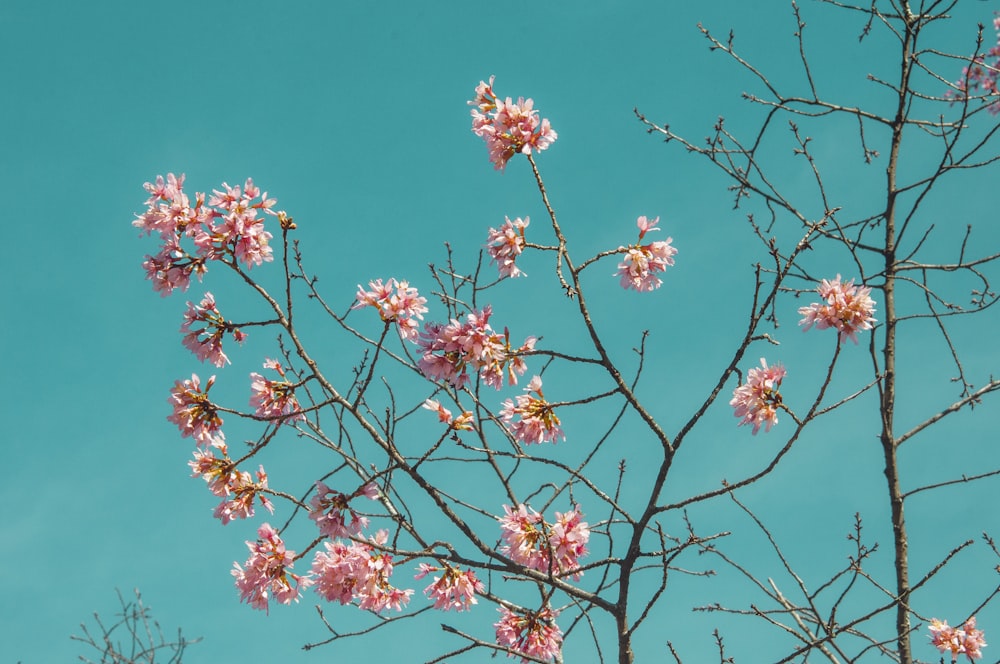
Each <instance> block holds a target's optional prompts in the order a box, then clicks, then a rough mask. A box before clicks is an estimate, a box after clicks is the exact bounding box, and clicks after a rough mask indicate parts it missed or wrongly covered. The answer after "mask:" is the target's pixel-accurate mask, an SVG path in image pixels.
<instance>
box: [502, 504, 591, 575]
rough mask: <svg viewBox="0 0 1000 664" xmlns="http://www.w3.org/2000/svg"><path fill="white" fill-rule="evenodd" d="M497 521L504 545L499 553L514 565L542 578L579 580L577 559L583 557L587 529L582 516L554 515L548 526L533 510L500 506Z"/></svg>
mask: <svg viewBox="0 0 1000 664" xmlns="http://www.w3.org/2000/svg"><path fill="white" fill-rule="evenodd" d="M503 509H504V512H505V516H503V517H500V518H499V519H498V520H499V521H500V530H501V537H502V538H503V541H504V542H505V544H504V546H503V547H501V549H500V552H501V553H503V554H504V555H505V556H507V557H508V558H510V559H511V560H513V561H514V562H516V563H519V564H521V565H524V566H525V567H530V568H531V569H536V570H538V571H540V572H545V573H546V574H552V575H554V576H561V575H566V574H572V575H573V578H574V579H575V580H579V578H580V577H581V576H583V572H581V571H580V558H582V557H583V556H585V555H587V542H588V540H589V539H590V527H589V525H588V524H587V523H586V522H585V521H582V520H581V519H582V517H583V514H582V513H580V512H579V511H577V510H575V509H573V510H570V511H568V512H564V513H559V512H556V522H555V523H554V524H548V523H546V522H545V520H544V519H543V518H542V515H541V514H539V513H538V512H536V511H535V510H530V511H529V509H528V507H527V506H525V505H524V504H520V505H518V506H517V508H516V509H513V508H511V507H510V506H508V505H504V506H503Z"/></svg>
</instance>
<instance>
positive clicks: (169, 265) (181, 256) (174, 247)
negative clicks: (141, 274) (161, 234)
mask: <svg viewBox="0 0 1000 664" xmlns="http://www.w3.org/2000/svg"><path fill="white" fill-rule="evenodd" d="M142 269H143V270H144V271H145V272H146V279H148V280H150V281H152V282H153V290H154V291H156V292H157V293H159V294H160V296H161V297H166V296H168V295H170V294H171V293H173V292H174V291H175V290H177V289H178V288H179V289H181V290H184V291H186V290H187V289H188V287H190V285H191V275H195V276H197V277H198V279H199V280H200V279H201V278H202V277H203V276H204V274H205V272H206V271H207V268H206V267H205V259H204V258H197V257H192V256H189V255H187V254H186V253H185V252H184V251H183V250H182V249H181V248H180V244H179V243H178V242H177V239H176V238H170V239H168V240H165V241H164V243H163V245H162V246H161V247H160V252H159V253H157V254H156V255H155V256H150V255H148V254H147V255H146V258H145V260H144V261H143V263H142Z"/></svg>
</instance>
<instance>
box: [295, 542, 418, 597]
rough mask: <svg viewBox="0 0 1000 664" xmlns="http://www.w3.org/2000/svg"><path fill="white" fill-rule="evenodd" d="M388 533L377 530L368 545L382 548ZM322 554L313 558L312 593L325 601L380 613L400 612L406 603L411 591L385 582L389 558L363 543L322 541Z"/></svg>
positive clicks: (390, 570)
mask: <svg viewBox="0 0 1000 664" xmlns="http://www.w3.org/2000/svg"><path fill="white" fill-rule="evenodd" d="M387 540H388V533H387V532H386V531H385V530H380V531H378V533H376V535H375V537H373V538H372V539H371V542H372V544H376V545H383V544H385V543H386V541H387ZM323 547H324V548H325V549H326V551H325V552H324V551H318V552H317V553H316V557H315V558H314V559H313V564H312V571H313V574H314V575H315V585H316V592H317V593H319V594H320V595H322V596H323V597H324V598H326V599H327V601H330V602H340V603H341V604H348V603H350V602H351V601H352V600H358V607H359V608H361V609H365V610H368V611H374V612H376V613H381V612H382V611H384V610H385V609H387V608H392V609H395V610H397V611H401V610H402V608H403V605H404V604H406V603H408V602H409V601H410V595H412V594H413V591H412V590H400V589H399V588H394V587H393V586H392V585H390V583H389V577H390V576H391V575H392V556H391V555H389V554H388V553H385V552H383V551H381V550H379V549H377V548H375V547H374V546H372V545H370V544H367V543H364V542H351V543H350V544H349V545H348V544H345V543H344V542H342V541H340V540H334V541H332V542H323Z"/></svg>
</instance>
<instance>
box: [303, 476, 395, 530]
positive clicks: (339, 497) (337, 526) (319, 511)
mask: <svg viewBox="0 0 1000 664" xmlns="http://www.w3.org/2000/svg"><path fill="white" fill-rule="evenodd" d="M359 496H367V497H368V498H371V499H372V500H375V499H377V498H378V490H377V489H376V488H375V485H374V484H370V483H369V484H366V485H364V486H363V487H361V488H360V489H358V490H357V491H355V492H354V493H353V494H351V495H350V496H345V495H344V494H342V493H340V492H338V491H334V490H333V489H331V488H330V487H328V486H327V485H325V484H323V483H322V482H316V494H315V495H313V497H312V499H311V500H310V501H309V518H310V519H312V520H313V521H315V522H316V526H317V527H318V528H319V532H320V533H322V534H323V535H326V536H328V537H351V536H354V535H358V534H359V533H360V532H361V529H362V528H366V527H367V526H368V518H367V517H364V516H359V515H358V513H357V512H355V511H354V510H352V509H351V508H350V507H349V506H348V503H349V502H350V501H351V499H352V498H357V497H359ZM345 512H347V513H349V514H350V522H348V521H347V520H346V519H345V518H344V517H345Z"/></svg>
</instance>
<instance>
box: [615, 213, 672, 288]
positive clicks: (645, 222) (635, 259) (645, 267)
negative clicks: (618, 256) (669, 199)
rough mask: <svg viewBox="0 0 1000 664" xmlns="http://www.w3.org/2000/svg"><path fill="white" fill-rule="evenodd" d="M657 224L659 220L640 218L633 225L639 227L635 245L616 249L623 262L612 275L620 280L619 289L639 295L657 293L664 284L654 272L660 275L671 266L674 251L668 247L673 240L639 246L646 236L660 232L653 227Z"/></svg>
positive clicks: (668, 239)
mask: <svg viewBox="0 0 1000 664" xmlns="http://www.w3.org/2000/svg"><path fill="white" fill-rule="evenodd" d="M659 221H660V218H659V217H657V218H656V219H653V220H649V219H647V218H646V217H639V218H638V219H637V220H636V226H638V227H639V240H638V242H636V243H635V244H633V245H631V246H629V247H619V248H618V251H619V252H624V253H625V257H624V258H623V259H622V262H621V263H619V264H618V272H616V273H615V276H616V277H620V283H621V287H622V288H624V289H626V290H627V289H629V288H631V289H633V290H636V291H639V292H643V291H651V290H656V289H657V288H659V287H660V284H662V283H663V280H662V279H660V278H659V277H658V276H656V273H657V272H663V271H664V270H666V269H667V267H669V266H671V265H673V264H674V255H675V254H676V253H677V249H675V248H674V247H672V246H671V245H670V243H671V242H673V238H671V237H668V238H667V239H666V240H658V241H656V242H650V243H649V244H642V240H643V238H644V237H645V236H646V233H648V232H650V231H658V230H660V229H659V228H657V227H656V224H657V222H659Z"/></svg>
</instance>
